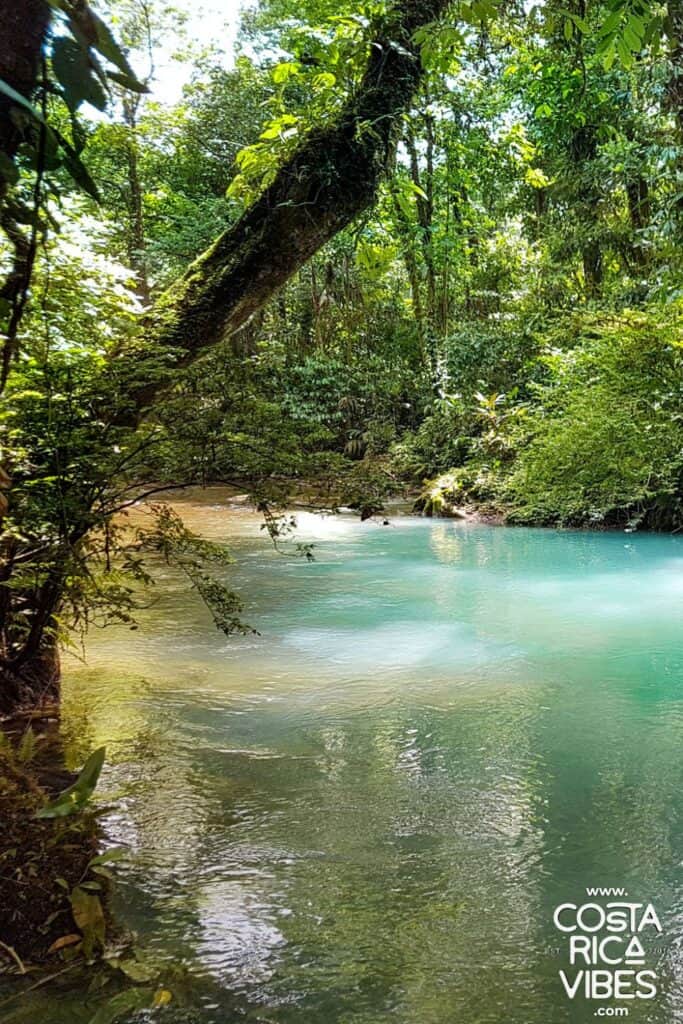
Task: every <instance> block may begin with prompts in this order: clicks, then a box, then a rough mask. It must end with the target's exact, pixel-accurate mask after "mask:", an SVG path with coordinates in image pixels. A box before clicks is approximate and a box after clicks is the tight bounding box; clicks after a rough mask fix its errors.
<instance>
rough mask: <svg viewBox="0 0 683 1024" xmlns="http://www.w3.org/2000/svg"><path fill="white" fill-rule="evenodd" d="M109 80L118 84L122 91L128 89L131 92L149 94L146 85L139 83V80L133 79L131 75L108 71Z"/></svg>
mask: <svg viewBox="0 0 683 1024" xmlns="http://www.w3.org/2000/svg"><path fill="white" fill-rule="evenodd" d="M107 78H111V80H112V82H116V84H117V85H120V86H121V88H122V89H128V90H129V91H130V92H140V93H145V92H149V89H148V88H147V86H146V85H143V84H142V82H138V80H137V78H131V76H130V75H124V74H122V73H120V72H118V71H107Z"/></svg>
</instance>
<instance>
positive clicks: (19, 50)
mask: <svg viewBox="0 0 683 1024" xmlns="http://www.w3.org/2000/svg"><path fill="white" fill-rule="evenodd" d="M50 17H51V9H50V5H49V4H48V3H46V2H45V0H23V2H22V3H20V4H18V3H17V2H16V0H0V25H1V26H2V40H1V41H0V78H2V80H3V81H4V82H6V83H7V85H9V86H10V87H11V88H12V89H14V90H15V92H18V93H20V94H21V95H22V96H26V97H27V98H28V97H30V96H31V94H32V93H33V90H34V89H35V86H36V81H37V77H38V71H39V69H40V57H41V53H42V49H43V43H44V42H45V37H46V34H47V29H48V26H49V24H50ZM21 109H22V108H21V107H20V106H18V104H16V103H15V102H14V101H13V100H11V99H10V98H9V96H5V94H4V93H0V153H1V154H2V155H3V156H4V157H6V158H7V159H8V160H9V161H10V162H11V161H13V160H14V158H15V156H16V154H17V150H18V148H19V146H20V144H21V141H22V139H23V131H22V128H21V124H22V121H23V118H21V117H20V118H17V120H15V119H14V118H13V117H12V113H13V111H18V112H21ZM6 188H7V179H6V178H5V177H4V176H0V199H2V197H3V195H4V193H5V191H6Z"/></svg>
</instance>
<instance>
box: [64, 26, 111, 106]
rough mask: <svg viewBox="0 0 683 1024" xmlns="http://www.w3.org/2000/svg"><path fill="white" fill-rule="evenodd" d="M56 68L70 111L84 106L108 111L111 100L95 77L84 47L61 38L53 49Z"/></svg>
mask: <svg viewBox="0 0 683 1024" xmlns="http://www.w3.org/2000/svg"><path fill="white" fill-rule="evenodd" d="M52 67H53V69H54V73H55V76H56V78H57V81H58V82H59V84H60V85H61V87H62V89H63V90H64V99H65V100H66V105H67V106H68V108H69V110H71V111H74V110H77V109H78V107H79V106H80V105H81V103H90V104H92V106H93V107H96V108H97V109H98V110H104V108H105V107H106V105H107V96H106V93H105V92H104V89H103V88H102V86H101V85H100V83H99V82H98V81H97V79H96V78H95V76H94V75H93V70H92V65H91V63H90V58H89V57H88V52H87V50H86V49H85V48H84V47H83V46H81V45H80V44H79V43H77V42H76V41H75V40H74V39H71V38H69V37H68V36H57V38H56V39H55V41H54V43H53V45H52Z"/></svg>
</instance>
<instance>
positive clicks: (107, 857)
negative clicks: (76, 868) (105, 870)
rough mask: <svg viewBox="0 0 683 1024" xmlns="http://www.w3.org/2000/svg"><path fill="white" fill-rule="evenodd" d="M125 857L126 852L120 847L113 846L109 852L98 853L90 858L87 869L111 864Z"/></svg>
mask: <svg viewBox="0 0 683 1024" xmlns="http://www.w3.org/2000/svg"><path fill="white" fill-rule="evenodd" d="M125 856H126V851H125V850H124V848H123V847H122V846H113V847H112V848H111V850H105V851H104V853H98V854H97V856H96V857H92V858H91V860H90V864H89V867H92V866H93V865H94V864H112V863H113V862H114V861H117V860H121V859H122V858H123V857H125Z"/></svg>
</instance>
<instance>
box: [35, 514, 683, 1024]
mask: <svg viewBox="0 0 683 1024" xmlns="http://www.w3.org/2000/svg"><path fill="white" fill-rule="evenodd" d="M177 507H178V508H179V509H180V510H181V511H182V512H183V514H184V515H185V516H186V518H187V520H188V522H189V523H190V525H192V526H193V527H194V528H195V529H197V530H199V531H200V532H201V533H202V534H203V535H204V536H206V537H209V538H211V539H214V540H219V541H224V542H227V543H229V545H230V548H231V550H232V551H233V553H234V555H235V558H236V564H235V566H234V567H233V568H232V569H230V570H229V571H228V572H227V574H226V575H227V576H228V578H229V579H230V580H231V581H232V583H234V586H235V587H236V588H237V589H238V591H239V592H240V594H241V595H242V597H243V599H244V601H245V605H246V609H245V617H246V618H247V620H248V621H249V622H250V623H251V624H252V625H253V626H254V627H255V628H257V629H258V630H259V633H260V635H259V636H256V635H252V636H247V637H233V638H226V637H224V636H222V635H221V634H219V633H218V632H217V631H216V630H215V629H214V628H213V627H212V624H211V621H210V617H209V615H208V613H207V612H206V610H205V609H204V608H203V606H202V605H201V603H200V602H199V601H198V599H197V598H196V597H195V596H193V595H190V596H188V591H187V584H186V582H185V581H184V580H183V578H182V577H180V576H179V575H178V574H177V573H175V572H174V571H172V570H170V569H168V568H167V567H161V566H159V567H157V570H156V575H157V585H156V587H155V601H154V603H153V604H152V605H151V606H150V607H149V608H148V609H146V610H144V611H143V612H141V614H140V629H138V630H136V631H131V630H130V629H127V628H124V627H115V628H110V629H107V630H104V631H99V632H96V635H92V636H90V637H89V638H88V642H87V661H86V662H85V663H81V662H79V661H77V660H76V659H75V658H70V659H68V660H67V664H66V672H65V700H64V728H65V733H66V736H67V749H68V751H69V758H70V761H71V763H72V764H73V765H78V764H79V763H82V760H83V758H84V757H85V756H86V755H87V753H88V752H89V751H90V750H91V749H93V748H94V747H96V746H99V745H101V744H106V746H107V767H106V771H105V773H104V775H103V781H102V784H101V799H103V800H105V801H107V802H108V803H109V804H111V810H109V811H108V812H107V814H106V815H105V817H104V819H103V820H104V825H105V829H106V832H107V836H108V838H109V840H110V841H111V842H113V843H115V844H118V845H121V846H124V847H125V849H126V851H127V853H126V856H125V858H124V860H123V861H122V862H121V864H120V865H117V867H116V873H117V884H116V896H115V909H116V911H117V914H118V916H119V918H120V919H121V920H122V921H123V922H124V923H125V924H126V926H127V927H129V928H131V929H133V930H134V931H135V932H136V933H137V935H138V942H139V946H140V948H141V949H142V950H144V956H145V957H146V958H147V959H148V960H149V961H150V962H152V963H153V964H155V965H156V966H157V968H158V969H159V971H160V972H161V976H162V977H163V978H165V979H166V981H165V983H167V987H168V988H170V989H171V990H174V988H175V989H177V992H176V993H175V995H176V998H175V1000H174V1002H173V1003H172V1004H171V1006H170V1007H167V1008H165V1009H164V1011H163V1020H164V1021H168V1022H169V1024H175V1022H183V1024H188V1022H193V1024H226V1022H230V1021H232V1020H242V1019H246V1020H250V1021H251V1020H253V1021H263V1022H270V1024H379V1022H384V1021H391V1022H395V1024H456V1022H457V1024H489V1022H490V1024H550V1022H552V1024H560V1022H565V1021H567V1022H570V1021H571V1022H573V1024H576V1022H584V1021H589V1020H594V1019H595V1014H596V1009H598V1008H599V1007H600V1006H610V1007H611V1006H613V1005H614V1006H616V1005H619V1006H626V1007H627V1008H628V1010H629V1017H628V1019H629V1020H630V1021H637V1022H644V1021H648V1022H656V1024H665V1022H666V1024H670V1022H673V1021H683V959H682V953H681V939H682V937H683V874H682V867H681V864H682V861H683V757H682V752H683V744H682V740H683V634H682V632H681V622H682V621H683V539H680V538H677V537H671V536H653V535H633V534H630V535H629V534H625V533H617V532H613V533H612V532H605V533H599V532H570V531H566V532H557V531H551V530H536V529H505V528H499V527H493V526H484V525H478V524H473V523H462V522H454V521H429V520H423V519H416V518H412V517H408V516H395V517H392V518H391V520H390V523H389V525H382V523H381V520H380V521H371V522H367V523H363V524H361V523H359V522H358V520H357V519H355V518H353V517H351V516H345V515H341V516H339V517H326V518H320V517H315V516H311V515H303V516H301V517H300V518H299V531H298V535H299V539H301V540H303V541H313V542H314V543H315V550H314V555H315V560H314V561H312V562H309V561H307V560H306V559H305V558H302V557H299V556H298V555H297V554H296V553H295V552H294V550H293V549H292V548H291V546H290V547H289V548H288V549H287V550H286V551H285V552H284V553H279V552H277V551H275V550H274V549H273V547H272V545H271V544H270V542H269V540H268V538H267V537H266V536H265V535H264V533H263V532H262V531H261V530H260V528H259V520H258V518H257V517H255V516H252V515H250V514H247V513H245V512H239V511H236V510H235V509H230V508H229V507H228V505H227V504H226V502H225V501H224V500H222V499H220V496H218V497H216V496H213V497H212V496H211V495H209V496H208V497H204V498H203V499H201V500H188V501H186V502H179V503H178V505H177ZM592 886H620V887H624V889H625V890H626V891H627V892H628V894H629V897H628V898H629V899H630V900H631V901H636V902H643V903H645V904H647V903H650V902H651V903H652V904H653V906H654V907H655V908H656V912H657V915H658V918H659V920H660V923H661V927H662V931H661V934H660V933H659V932H657V931H656V930H655V929H651V928H648V929H646V930H645V931H644V932H643V933H642V936H641V938H642V941H643V945H644V947H645V961H646V962H645V968H647V969H652V970H653V971H654V972H655V974H656V978H657V980H656V986H657V990H658V991H657V995H656V997H655V998H654V999H644V998H635V999H633V1000H631V1001H628V1000H627V1001H622V1002H621V1003H615V1004H612V1003H611V1002H610V1001H607V1002H604V1001H603V1002H600V1001H598V1002H590V1001H587V1000H585V999H584V998H583V997H581V996H577V997H576V998H575V999H574V1000H570V999H569V998H568V996H567V995H566V993H565V992H564V990H563V987H562V983H561V981H560V977H559V973H558V972H559V971H560V970H565V972H566V974H567V976H570V977H573V976H574V974H575V971H576V968H575V967H574V968H572V967H571V966H570V965H569V959H568V953H567V949H568V946H567V943H568V936H567V934H566V933H563V932H560V931H558V929H557V928H556V927H555V925H554V923H553V912H554V909H555V908H556V907H557V906H558V905H559V904H562V903H565V902H570V903H575V904H577V905H580V904H582V903H585V902H588V901H590V897H588V896H587V895H586V891H585V890H586V888H587V887H592ZM597 902H598V903H599V904H601V903H604V902H605V901H604V900H600V899H599V900H598V901H597ZM569 913H570V914H571V911H570V912H569ZM567 920H568V919H567ZM179 978H180V979H182V980H180V981H179V980H178V979H179ZM33 998H34V1000H35V1008H34V1017H33V1018H32V1019H35V1020H40V1022H41V1024H52V1022H53V1021H54V1022H59V1024H62V1022H63V1024H66V1022H69V1024H71V1022H72V1021H81V1020H82V1021H86V1020H89V1019H90V1015H91V1014H92V1013H94V1011H95V1009H96V1008H97V1006H98V996H97V994H96V993H95V994H94V995H89V996H87V997H84V996H83V995H81V994H79V996H78V998H76V997H75V996H74V994H73V993H68V992H66V993H64V994H62V995H61V996H58V997H57V996H55V995H54V994H51V995H47V996H42V995H40V994H39V993H37V994H36V995H35V996H34V997H33ZM140 1019H143V1018H140ZM144 1019H147V1018H144ZM160 1019H162V1017H161V1015H160Z"/></svg>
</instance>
